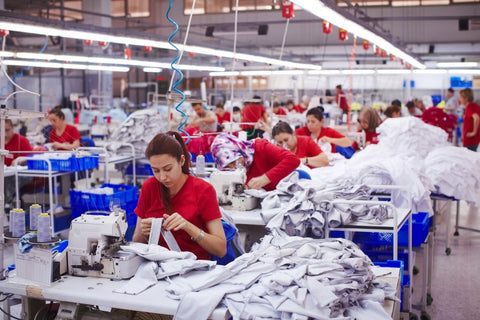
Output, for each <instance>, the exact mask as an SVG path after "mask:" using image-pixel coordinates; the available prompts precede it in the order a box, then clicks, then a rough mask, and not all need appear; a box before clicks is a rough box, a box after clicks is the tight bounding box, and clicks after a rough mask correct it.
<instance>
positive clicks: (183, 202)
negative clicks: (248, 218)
mask: <svg viewBox="0 0 480 320" xmlns="http://www.w3.org/2000/svg"><path fill="white" fill-rule="evenodd" d="M171 201H172V210H173V211H172V212H178V213H179V214H180V215H181V216H182V217H184V218H185V219H186V220H188V221H189V222H191V223H192V224H194V225H195V226H197V227H198V228H200V229H202V230H203V231H205V232H208V230H207V222H209V221H212V220H215V219H220V218H221V217H222V215H221V213H220V208H219V207H218V202H217V194H216V193H215V189H214V188H213V187H212V185H211V184H209V183H208V182H206V181H204V180H202V179H200V178H197V177H193V176H188V179H187V181H186V182H185V184H184V185H183V186H182V188H181V189H180V191H178V193H177V194H176V195H175V196H174V197H173V198H172V199H171ZM135 213H136V215H137V216H139V217H140V218H142V219H146V218H163V214H164V213H166V211H165V208H164V206H163V203H162V199H161V196H160V182H158V180H157V179H156V178H155V177H151V178H148V179H147V180H146V181H145V182H144V183H143V186H142V191H141V192H140V198H139V199H138V205H137V208H136V209H135ZM172 234H173V236H174V237H175V240H177V243H178V246H179V247H180V249H181V250H182V251H190V252H192V253H194V254H195V255H196V256H197V259H202V260H210V259H211V257H210V254H209V253H208V252H207V251H205V250H204V249H203V248H202V247H201V246H200V245H199V244H198V243H196V242H194V241H192V240H191V237H190V236H189V235H188V233H187V232H185V231H184V230H178V231H172ZM158 244H159V245H161V246H163V247H166V248H168V246H167V244H166V242H165V240H164V239H163V237H160V241H159V242H158Z"/></svg>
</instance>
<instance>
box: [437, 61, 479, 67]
mask: <svg viewBox="0 0 480 320" xmlns="http://www.w3.org/2000/svg"><path fill="white" fill-rule="evenodd" d="M437 67H438V68H476V67H478V63H477V62H439V63H437Z"/></svg>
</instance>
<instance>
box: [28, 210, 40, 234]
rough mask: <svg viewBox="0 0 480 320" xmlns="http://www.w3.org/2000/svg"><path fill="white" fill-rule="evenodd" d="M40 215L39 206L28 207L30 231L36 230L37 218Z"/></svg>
mask: <svg viewBox="0 0 480 320" xmlns="http://www.w3.org/2000/svg"><path fill="white" fill-rule="evenodd" d="M41 213H42V207H41V206H40V205H39V204H32V205H31V206H30V230H37V225H38V216H39V215H40V214H41Z"/></svg>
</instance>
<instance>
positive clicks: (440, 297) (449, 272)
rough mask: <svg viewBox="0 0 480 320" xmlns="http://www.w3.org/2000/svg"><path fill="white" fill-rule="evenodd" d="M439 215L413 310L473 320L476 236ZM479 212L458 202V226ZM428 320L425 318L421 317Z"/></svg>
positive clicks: (479, 292)
mask: <svg viewBox="0 0 480 320" xmlns="http://www.w3.org/2000/svg"><path fill="white" fill-rule="evenodd" d="M438 207H439V210H438V211H439V214H438V215H437V216H436V231H435V236H434V250H433V267H432V284H431V296H432V298H433V302H432V304H431V305H430V306H427V307H426V314H425V313H424V314H423V317H421V315H422V313H421V312H420V308H419V303H420V298H421V293H422V279H423V278H422V277H423V276H424V274H425V270H423V269H422V261H423V260H422V259H423V255H424V252H423V250H420V249H415V255H416V257H415V266H417V267H418V268H419V273H418V274H417V275H415V276H413V298H412V304H413V306H414V307H413V310H412V312H413V313H414V314H416V315H417V316H418V319H422V320H428V319H432V320H453V319H462V320H474V319H479V316H478V315H479V314H480V304H479V303H478V302H479V297H480V274H479V271H478V270H480V268H479V266H480V233H478V232H472V231H467V230H460V231H459V232H460V235H459V236H453V232H454V225H455V211H456V207H455V204H454V203H453V204H451V205H448V203H445V202H444V203H442V202H439V206H438ZM447 210H451V221H450V226H451V227H450V234H451V236H450V246H449V247H450V249H451V253H450V255H447V254H446V252H445V249H446V216H447V215H446V212H447ZM479 214H480V210H479V209H478V208H475V207H471V206H469V205H468V204H466V203H464V202H460V225H461V226H468V227H470V228H475V229H480V216H479ZM4 262H5V265H6V266H8V265H10V264H12V263H14V259H13V250H12V247H11V246H7V247H6V250H5V261H4ZM11 312H12V315H13V316H17V317H19V316H20V313H21V309H20V305H17V306H13V307H12V310H11ZM426 315H427V316H428V317H429V318H428V317H425V316H426Z"/></svg>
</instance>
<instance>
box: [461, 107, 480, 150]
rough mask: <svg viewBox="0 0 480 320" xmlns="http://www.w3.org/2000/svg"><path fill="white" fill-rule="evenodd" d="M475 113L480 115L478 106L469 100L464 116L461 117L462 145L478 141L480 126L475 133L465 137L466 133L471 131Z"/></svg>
mask: <svg viewBox="0 0 480 320" xmlns="http://www.w3.org/2000/svg"><path fill="white" fill-rule="evenodd" d="M475 113H476V114H477V115H478V116H479V117H480V106H479V105H478V104H476V103H474V102H470V103H469V104H468V105H467V106H466V107H465V116H464V117H463V135H462V137H463V145H464V146H475V145H477V144H479V143H480V128H478V130H477V135H476V136H474V137H469V138H467V136H466V135H467V133H468V132H472V131H473V115H474V114H475ZM479 125H480V124H479Z"/></svg>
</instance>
